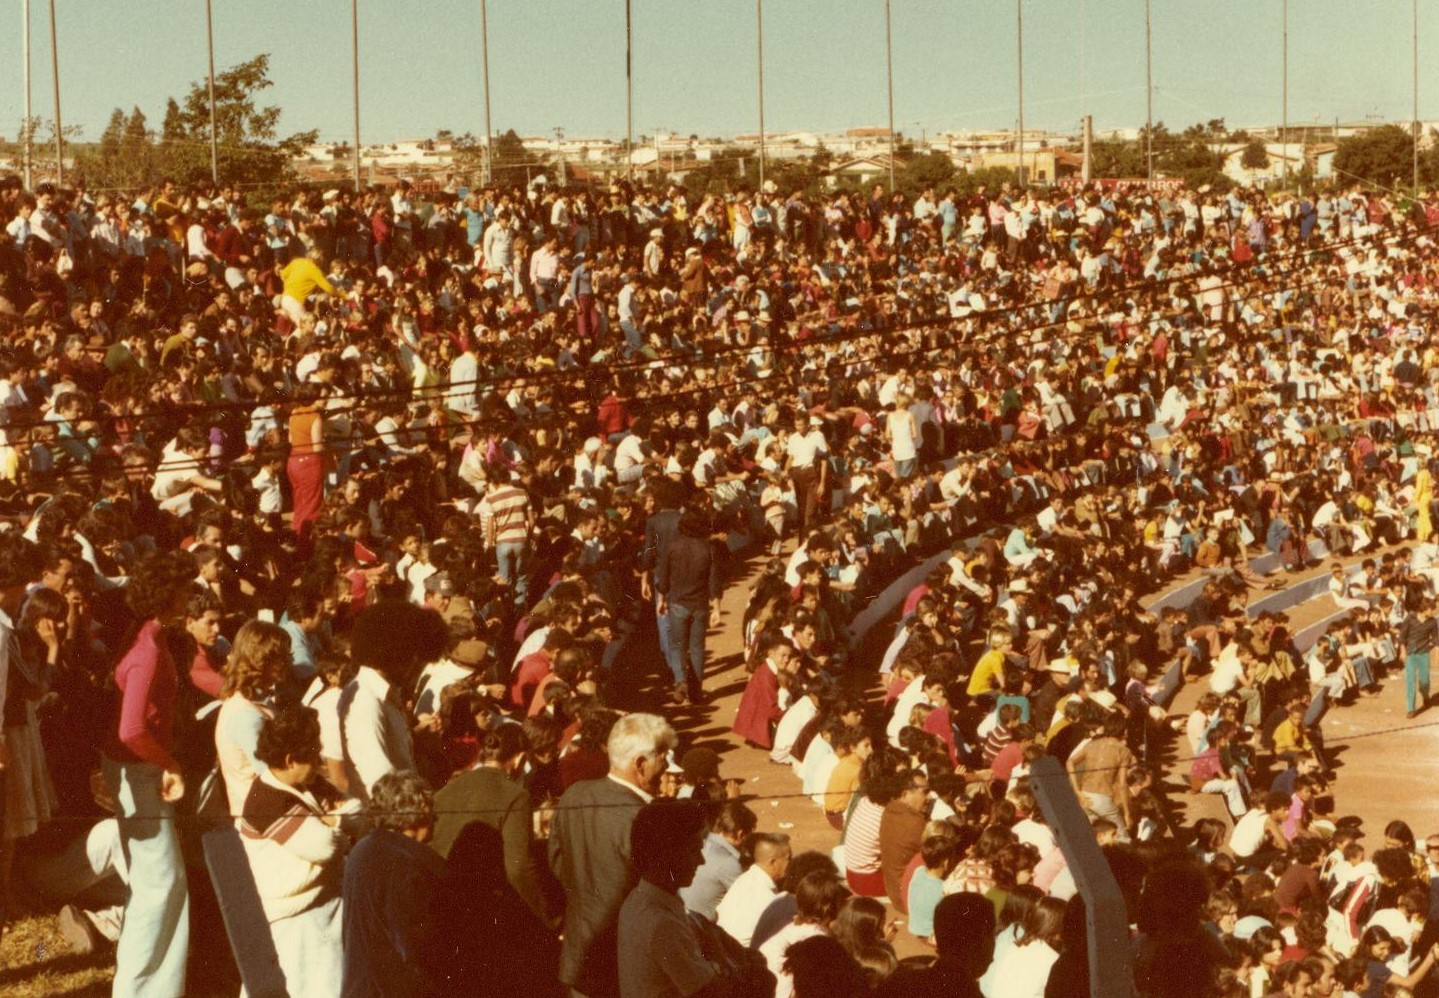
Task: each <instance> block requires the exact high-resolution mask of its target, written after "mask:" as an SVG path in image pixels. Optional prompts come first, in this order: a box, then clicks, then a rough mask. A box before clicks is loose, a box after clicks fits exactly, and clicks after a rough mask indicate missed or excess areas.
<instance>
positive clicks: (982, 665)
mask: <svg viewBox="0 0 1439 998" xmlns="http://www.w3.org/2000/svg"><path fill="white" fill-rule="evenodd" d="M1013 644H1014V636H1013V635H1012V634H1010V633H1009V632H1008V631H1006V630H1003V629H1002V628H995V629H994V630H992V631H990V632H989V651H987V652H985V653H984V654H983V655H981V656H980V658H979V661H978V662H976V663H975V664H974V672H973V673H971V674H970V677H969V686H968V687H967V688H966V690H965V692H967V693H968V694H969V695H970V696H972V697H979V696H985V695H986V694H990V693H999V692H1001V691H1002V690H1003V689H1004V662H1005V660H1006V659H1007V658H1008V657H1009V649H1010V647H1011V646H1012V645H1013Z"/></svg>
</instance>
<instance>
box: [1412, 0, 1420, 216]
mask: <svg viewBox="0 0 1439 998" xmlns="http://www.w3.org/2000/svg"><path fill="white" fill-rule="evenodd" d="M1413 7H1414V38H1413V42H1412V46H1411V47H1412V49H1413V53H1412V54H1413V62H1414V196H1415V197H1418V196H1419V132H1420V127H1419V0H1414V3H1413Z"/></svg>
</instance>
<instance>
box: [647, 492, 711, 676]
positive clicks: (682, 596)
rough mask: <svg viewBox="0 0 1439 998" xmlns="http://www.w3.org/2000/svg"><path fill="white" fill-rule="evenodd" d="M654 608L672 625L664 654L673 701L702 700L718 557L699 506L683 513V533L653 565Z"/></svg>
mask: <svg viewBox="0 0 1439 998" xmlns="http://www.w3.org/2000/svg"><path fill="white" fill-rule="evenodd" d="M655 590H656V591H657V592H658V593H659V601H658V603H657V604H656V607H655V612H656V613H658V614H659V616H660V618H661V619H662V620H664V621H665V622H666V624H667V626H668V629H669V646H668V647H667V648H666V649H665V650H666V658H667V659H668V660H669V666H670V672H672V673H673V674H674V679H675V688H674V696H675V700H676V701H677V702H679V703H684V702H685V699H686V698H688V699H689V700H691V701H693V702H695V703H700V702H702V701H703V699H704V686H703V679H704V664H705V632H706V631H707V630H708V629H709V620H710V605H711V603H713V604H714V605H715V607H716V608H718V606H719V597H720V580H719V561H718V559H717V558H716V557H715V550H714V542H713V541H711V540H710V525H709V520H708V518H707V517H706V516H705V515H704V514H703V513H700V512H698V511H696V510H687V511H686V512H685V513H684V514H683V515H682V516H681V517H680V524H679V536H677V537H675V538H674V539H673V540H671V541H670V542H669V544H668V545H667V546H666V548H665V550H664V553H663V554H662V555H661V556H660V558H659V559H658V561H657V562H656V565H655Z"/></svg>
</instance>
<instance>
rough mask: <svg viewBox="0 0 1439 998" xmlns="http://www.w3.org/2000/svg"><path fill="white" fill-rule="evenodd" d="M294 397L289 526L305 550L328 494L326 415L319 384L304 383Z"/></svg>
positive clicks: (291, 427) (289, 472) (288, 474)
mask: <svg viewBox="0 0 1439 998" xmlns="http://www.w3.org/2000/svg"><path fill="white" fill-rule="evenodd" d="M295 401H296V402H297V403H299V404H298V405H297V406H296V407H295V409H294V411H292V412H291V413H290V459H289V462H288V463H287V464H286V465H285V473H286V475H287V476H288V477H289V479H290V495H291V496H292V497H293V503H294V510H293V513H292V515H291V519H290V528H291V529H292V530H294V532H295V536H296V537H298V538H299V539H300V544H301V547H302V550H308V548H307V545H308V544H309V540H310V530H311V528H312V525H313V524H314V521H315V517H317V516H319V515H320V504H321V502H322V501H323V499H324V496H325V472H326V470H327V469H326V463H325V417H324V411H323V406H321V404H320V388H319V387H318V386H317V385H314V384H311V383H309V382H306V383H305V384H303V385H301V386H300V387H299V388H298V389H297V390H296V392H295Z"/></svg>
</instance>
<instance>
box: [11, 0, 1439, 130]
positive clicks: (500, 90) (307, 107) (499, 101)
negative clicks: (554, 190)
mask: <svg viewBox="0 0 1439 998" xmlns="http://www.w3.org/2000/svg"><path fill="white" fill-rule="evenodd" d="M30 2H31V4H32V27H31V44H32V54H31V60H32V73H33V76H32V89H33V113H34V114H35V115H36V116H37V117H41V118H43V119H46V120H47V121H48V120H49V119H51V118H52V117H53V111H52V95H51V75H50V62H49V57H50V52H49V45H50V38H49V23H48V8H47V5H46V3H45V2H44V0H30ZM6 6H7V7H8V8H9V9H8V11H6V12H5V13H4V14H3V15H0V18H8V19H9V20H10V22H11V25H12V26H13V28H14V29H15V30H14V31H13V36H14V38H15V46H16V48H17V49H18V48H19V46H20V34H21V32H20V30H19V29H20V11H21V4H19V3H16V4H13V5H6ZM892 8H893V29H894V41H893V52H894V87H895V128H896V130H897V131H898V132H901V133H903V134H904V135H906V136H907V137H915V138H917V137H919V136H920V135H921V134H922V133H934V132H938V131H956V130H960V131H963V130H981V129H1002V128H1013V127H1014V125H1015V119H1016V118H1017V112H1018V97H1017V80H1016V73H1015V3H1013V2H1011V0H971V2H968V3H965V4H957V3H943V2H938V0H892ZM3 9H4V8H0V10H3ZM416 9H417V8H415V7H411V6H408V5H403V4H398V3H377V2H375V0H368V2H367V0H360V60H361V110H362V116H361V118H362V120H361V140H362V143H364V144H372V143H386V142H393V141H400V140H405V139H418V138H425V137H428V136H431V135H433V134H435V133H436V132H437V131H439V130H441V129H448V130H451V131H453V132H455V133H456V134H462V133H464V132H471V133H473V134H476V135H481V134H483V132H484V113H483V98H484V93H483V87H482V84H481V73H480V42H479V37H480V26H479V10H480V3H479V0H431V2H430V3H428V4H427V5H425V7H424V8H421V9H422V10H423V11H424V16H423V17H422V18H421V17H416V16H415V11H416ZM488 9H489V38H490V65H491V68H490V80H491V86H492V94H491V101H492V106H493V120H494V125H495V129H496V131H503V130H505V129H510V128H513V129H514V130H515V131H516V132H518V133H520V134H521V135H541V134H546V133H549V132H550V131H551V130H552V128H553V127H554V126H555V125H561V126H564V127H565V128H566V130H567V131H570V132H571V133H574V134H584V135H588V136H594V137H603V138H610V139H622V138H623V137H624V134H625V75H624V42H625V35H624V3H623V0H606V2H602V3H583V2H580V0H534V2H529V3H525V4H523V5H522V4H520V3H519V2H518V0H489V4H488ZM1204 10H1205V13H1204V15H1202V16H1201V15H1196V14H1195V13H1194V12H1193V10H1192V9H1190V10H1184V9H1180V10H1175V9H1172V8H1166V7H1165V5H1163V4H1162V3H1159V2H1155V3H1154V11H1153V52H1154V119H1155V120H1156V121H1163V122H1165V124H1167V125H1168V126H1169V127H1170V128H1171V129H1175V130H1177V129H1180V128H1183V127H1184V126H1185V125H1187V124H1190V123H1193V122H1195V121H1207V120H1209V119H1211V118H1224V119H1226V121H1227V122H1228V123H1229V124H1230V125H1231V126H1236V127H1240V126H1246V125H1248V126H1257V125H1261V124H1277V123H1278V122H1279V120H1280V118H1281V115H1282V108H1281V102H1280V101H1281V99H1280V94H1281V83H1282V74H1281V70H1280V52H1281V23H1282V22H1281V14H1280V12H1281V4H1280V2H1279V0H1270V2H1266V3H1260V4H1253V3H1244V2H1241V0H1214V2H1211V3H1208V4H1206V5H1205V8H1204ZM754 12H755V5H754V2H753V0H710V2H708V3H706V4H696V5H687V6H684V7H674V6H672V5H666V4H664V3H663V2H662V0H633V25H634V52H635V60H634V133H635V135H636V137H638V136H639V135H641V134H652V133H654V132H655V131H657V130H673V131H675V132H678V133H680V134H686V135H687V134H698V135H701V136H716V137H731V136H734V135H736V134H744V133H754V132H756V131H757V129H758V108H757V96H756V87H755V62H756V60H755V21H754ZM836 13H838V14H839V15H840V16H836ZM1365 13H1366V20H1365V24H1364V27H1363V30H1356V28H1355V27H1354V26H1352V25H1350V24H1349V22H1350V21H1351V20H1352V17H1353V5H1352V4H1345V3H1343V2H1340V0H1290V3H1289V120H1290V123H1291V124H1295V125H1301V124H1305V123H1311V122H1315V121H1319V122H1332V121H1333V120H1334V119H1335V118H1339V119H1341V120H1344V121H1352V120H1362V119H1365V118H1371V117H1379V118H1383V119H1385V120H1394V121H1406V120H1408V118H1409V114H1410V107H1411V99H1412V96H1411V87H1412V81H1411V76H1410V74H1411V61H1410V52H1411V49H1410V44H1411V37H1410V36H1411V30H1412V20H1411V16H1412V6H1411V2H1410V0H1375V2H1374V3H1372V4H1370V5H1366V11H1365ZM214 14H215V59H216V67H217V70H218V69H223V68H225V67H228V66H231V65H234V64H236V63H238V62H241V61H244V60H245V59H248V58H250V57H252V56H254V55H256V54H257V53H259V52H268V53H270V54H271V56H272V63H271V79H272V81H273V82H274V86H273V87H272V88H271V89H270V90H268V91H266V92H265V93H264V94H263V95H262V100H263V101H264V102H266V103H273V104H276V105H278V106H279V107H281V108H282V115H281V119H280V132H281V134H289V133H293V132H297V131H302V130H305V129H309V128H317V129H318V130H319V132H320V139H321V141H325V142H344V141H348V140H349V139H350V138H351V136H352V126H351V124H350V122H351V113H352V108H351V90H350V73H351V68H350V46H349V39H350V4H349V3H347V2H345V0H314V2H313V3H312V4H311V5H310V6H308V7H307V8H306V10H305V14H306V22H307V26H306V29H305V30H303V31H291V30H283V29H284V26H285V25H286V8H285V5H283V4H280V3H279V2H278V0H246V3H245V4H244V6H243V8H241V7H240V6H239V5H238V4H234V3H230V2H227V0H214ZM764 14H765V83H766V101H765V126H766V132H767V133H783V132H787V131H795V130H808V131H817V132H835V131H843V130H844V129H846V128H852V127H863V126H875V125H883V124H885V122H886V108H885V66H884V4H883V2H882V0H864V2H861V0H836V2H829V3H825V2H822V0H770V2H769V3H768V4H766V6H765V10H764ZM288 16H289V17H291V18H293V17H294V16H295V15H294V14H293V12H290V13H289V14H288ZM56 17H57V22H58V31H57V34H58V36H59V43H60V44H59V50H60V51H59V56H60V77H61V101H62V119H63V121H64V123H65V124H66V125H67V126H68V125H78V126H80V127H81V129H82V133H81V136H80V138H81V140H82V141H95V140H96V139H98V138H99V135H100V132H101V131H102V130H103V128H104V126H105V122H106V120H107V119H108V117H109V115H110V113H111V111H112V110H113V109H114V108H115V107H120V108H122V109H124V110H126V111H128V110H129V109H130V107H132V106H139V107H140V108H141V110H142V111H144V112H145V114H146V115H147V117H149V118H150V120H151V124H152V126H153V127H156V128H158V126H159V122H160V120H161V118H162V117H163V113H164V106H165V101H166V99H167V98H168V97H172V96H173V97H176V98H182V97H183V96H184V94H185V93H186V92H187V91H188V90H189V88H190V86H191V85H192V84H194V83H202V82H203V81H204V78H205V6H204V3H203V0H189V2H188V3H186V4H183V5H182V4H177V3H166V4H163V5H162V4H160V3H158V2H149V0H116V2H114V3H110V4H104V5H87V6H81V5H79V4H77V3H75V2H74V0H57V3H56ZM1419 17H1420V21H1419V34H1420V46H1421V49H1420V60H1421V62H1420V80H1419V91H1420V116H1421V118H1422V117H1423V116H1424V114H1425V109H1426V106H1427V104H1426V100H1425V94H1426V93H1427V92H1429V91H1428V90H1426V83H1430V82H1432V83H1433V85H1434V89H1435V90H1436V91H1439V71H1432V70H1426V63H1425V62H1424V38H1425V37H1426V32H1428V33H1432V34H1433V37H1434V43H1435V45H1439V12H1434V11H1426V10H1422V9H1421V10H1420V13H1419ZM1024 20H1025V31H1024V41H1025V81H1024V82H1025V126H1026V130H1038V129H1044V130H1049V131H1055V132H1066V131H1069V132H1072V131H1074V130H1075V128H1077V124H1078V120H1079V118H1080V117H1081V116H1082V115H1083V114H1086V113H1088V114H1092V115H1094V117H1095V125H1096V129H1098V130H1100V131H1105V130H1109V129H1115V128H1134V127H1138V126H1141V125H1143V123H1144V120H1145V96H1146V94H1145V74H1144V70H1145V65H1144V4H1143V2H1142V0H1069V2H1057V0H1055V2H1046V0H1027V2H1025V3H1024ZM946 28H948V30H945V29H946ZM4 33H5V34H7V35H9V34H12V32H11V31H9V30H7V31H5V32H4ZM127 33H128V34H127ZM127 37H133V38H136V39H143V40H144V44H143V46H141V45H140V44H139V43H134V44H120V45H116V43H115V40H116V39H125V38H127ZM1331 40H1333V41H1331ZM1241 43H1242V44H1241ZM442 44H448V45H449V46H450V49H448V50H446V49H441V48H439V46H440V45H442ZM447 52H448V54H446V53H447ZM18 54H19V53H18V52H17V53H16V55H18ZM14 65H15V69H14V72H13V74H12V83H11V85H9V86H6V87H4V88H0V134H5V135H7V136H13V135H14V134H15V132H16V130H17V129H18V125H19V122H20V120H21V117H22V108H23V99H22V96H21V67H20V60H19V59H18V58H16V59H15V60H14ZM1426 77H1429V78H1432V79H1426ZM815 80H823V81H825V82H824V86H823V87H819V88H817V87H815V86H814V81H815ZM816 91H818V92H816Z"/></svg>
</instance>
